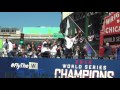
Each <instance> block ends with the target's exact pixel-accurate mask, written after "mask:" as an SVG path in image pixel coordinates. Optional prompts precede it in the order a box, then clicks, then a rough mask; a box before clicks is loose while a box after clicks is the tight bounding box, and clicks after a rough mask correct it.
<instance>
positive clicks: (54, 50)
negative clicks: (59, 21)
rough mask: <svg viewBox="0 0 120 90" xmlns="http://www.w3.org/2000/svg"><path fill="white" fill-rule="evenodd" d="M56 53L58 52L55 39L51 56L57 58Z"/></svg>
mask: <svg viewBox="0 0 120 90" xmlns="http://www.w3.org/2000/svg"><path fill="white" fill-rule="evenodd" d="M56 54H57V42H56V41H54V42H53V44H52V46H51V57H52V58H55V56H56Z"/></svg>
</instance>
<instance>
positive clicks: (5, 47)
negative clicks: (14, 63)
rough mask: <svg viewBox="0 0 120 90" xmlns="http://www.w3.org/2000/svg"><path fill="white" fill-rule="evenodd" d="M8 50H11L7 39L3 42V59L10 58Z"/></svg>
mask: <svg viewBox="0 0 120 90" xmlns="http://www.w3.org/2000/svg"><path fill="white" fill-rule="evenodd" d="M8 48H9V44H8V40H7V39H6V40H5V41H4V42H3V57H8Z"/></svg>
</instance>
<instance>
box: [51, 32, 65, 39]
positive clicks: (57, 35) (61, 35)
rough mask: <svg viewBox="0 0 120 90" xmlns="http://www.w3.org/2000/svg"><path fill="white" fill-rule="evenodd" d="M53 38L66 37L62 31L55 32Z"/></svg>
mask: <svg viewBox="0 0 120 90" xmlns="http://www.w3.org/2000/svg"><path fill="white" fill-rule="evenodd" d="M53 38H64V36H63V34H62V33H54V34H53Z"/></svg>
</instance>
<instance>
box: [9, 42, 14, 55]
mask: <svg viewBox="0 0 120 90" xmlns="http://www.w3.org/2000/svg"><path fill="white" fill-rule="evenodd" d="M8 45H9V48H8V57H13V44H12V41H11V40H9V41H8Z"/></svg>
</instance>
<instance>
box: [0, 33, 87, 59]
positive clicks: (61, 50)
mask: <svg viewBox="0 0 120 90" xmlns="http://www.w3.org/2000/svg"><path fill="white" fill-rule="evenodd" d="M77 36H78V35H76V36H75V37H73V38H72V37H71V36H70V37H65V40H66V44H65V45H61V44H60V43H59V42H57V40H54V41H53V42H51V41H50V40H49V39H46V40H44V41H42V42H40V43H39V45H36V44H35V43H34V42H31V43H27V44H23V45H21V44H18V45H17V44H16V43H14V42H13V41H11V40H7V39H6V41H4V42H3V53H2V57H25V58H84V57H85V55H86V52H85V48H84V49H83V50H82V51H81V50H80V47H79V46H75V47H74V48H73V46H74V45H73V44H74V41H75V39H76V37H77Z"/></svg>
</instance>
